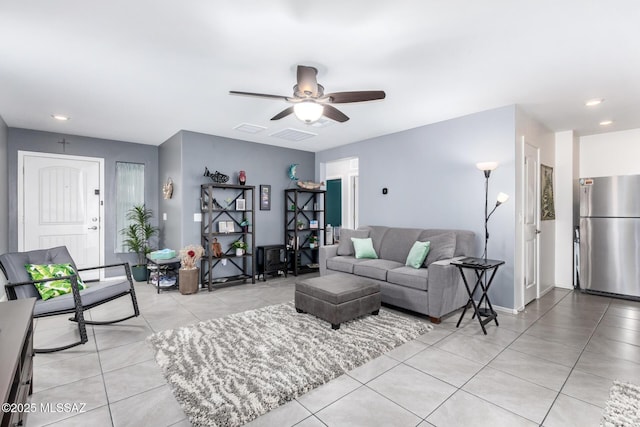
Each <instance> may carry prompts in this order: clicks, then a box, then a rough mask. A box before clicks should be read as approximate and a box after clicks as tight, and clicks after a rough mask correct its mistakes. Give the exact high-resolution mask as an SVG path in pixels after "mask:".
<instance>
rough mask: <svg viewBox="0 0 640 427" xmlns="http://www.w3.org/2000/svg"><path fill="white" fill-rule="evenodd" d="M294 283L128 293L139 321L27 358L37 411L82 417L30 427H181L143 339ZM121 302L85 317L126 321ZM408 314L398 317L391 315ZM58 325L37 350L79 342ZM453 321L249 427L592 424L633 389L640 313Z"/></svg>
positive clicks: (95, 330) (614, 303)
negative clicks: (626, 384) (611, 400)
mask: <svg viewBox="0 0 640 427" xmlns="http://www.w3.org/2000/svg"><path fill="white" fill-rule="evenodd" d="M294 281H295V278H293V277H289V278H287V279H284V278H274V279H270V280H269V281H267V282H259V283H256V284H255V285H252V284H247V285H241V286H235V287H228V288H223V289H218V290H216V291H214V292H211V293H209V292H206V291H204V292H202V291H201V292H200V293H198V294H196V295H181V294H180V293H179V292H177V291H170V292H163V293H161V294H160V295H158V294H156V292H155V288H153V287H152V286H151V285H148V284H145V283H138V284H136V292H137V296H138V301H139V305H140V310H141V313H142V315H141V316H140V317H138V318H135V319H131V320H128V321H126V322H124V323H122V324H117V325H112V326H89V327H88V329H89V343H87V344H85V345H83V346H80V347H75V348H74V349H70V350H66V351H62V352H58V353H53V354H38V355H36V357H35V359H34V394H33V396H32V398H31V401H32V402H34V403H36V404H38V405H39V404H40V403H46V402H49V403H56V402H82V403H85V404H86V406H85V408H84V412H83V413H80V414H77V413H68V412H48V413H42V412H36V413H33V414H30V415H29V417H28V419H27V425H28V426H29V427H33V426H41V425H51V426H58V427H59V426H87V425H90V426H116V427H120V426H154V427H155V426H188V425H189V422H188V420H187V418H186V417H185V415H184V413H183V411H182V410H181V408H180V406H179V405H178V403H177V402H176V400H175V399H174V397H173V396H172V394H171V391H170V389H169V386H168V385H167V383H166V381H165V380H164V377H163V376H162V373H161V372H160V369H159V368H158V366H157V365H156V363H155V361H154V360H153V354H152V352H151V350H150V348H149V347H147V345H146V344H145V342H144V339H145V338H146V337H147V336H148V335H150V334H151V333H153V332H155V331H160V330H164V329H167V328H174V327H177V326H182V325H186V324H189V323H193V322H197V321H200V320H206V319H210V318H214V317H221V316H225V315H228V314H231V313H236V312H241V311H245V310H250V309H255V308H259V307H263V306H267V305H271V304H277V303H282V302H287V301H291V300H292V299H293V288H294ZM130 310H131V305H130V300H127V299H126V298H120V299H119V300H116V301H113V302H110V303H108V304H105V305H103V306H101V307H98V308H96V309H93V310H91V311H90V312H89V314H88V318H92V319H94V320H105V319H107V318H109V317H111V318H114V317H115V316H118V315H122V314H124V313H128V312H129V311H130ZM403 314H405V315H406V313H403ZM67 317H68V316H61V317H60V318H49V319H40V320H38V321H37V322H36V333H35V343H36V346H46V345H50V344H51V343H56V342H64V340H66V341H70V340H72V339H73V338H74V336H75V335H77V331H76V329H75V328H74V325H73V324H71V323H70V322H68V321H67V320H66V319H67ZM458 317H459V313H456V314H454V315H453V316H451V317H449V318H447V319H445V320H444V321H443V323H442V324H440V325H435V328H434V330H433V331H431V332H429V333H427V334H425V335H423V336H421V337H418V338H417V339H416V340H414V341H412V342H409V343H407V344H405V345H403V346H402V347H399V348H397V349H395V350H393V351H391V352H389V353H387V354H385V355H382V356H380V357H379V358H377V359H374V360H372V361H371V362H369V363H367V364H365V365H363V366H361V367H359V368H357V369H355V370H353V371H352V372H349V373H348V374H346V375H343V376H341V377H339V378H336V379H335V380H333V381H331V382H329V383H327V384H325V385H324V386H322V387H320V388H318V389H316V390H313V391H311V392H309V393H307V394H306V395H304V396H302V397H300V398H298V399H296V400H293V401H291V402H289V403H288V404H286V405H283V406H281V407H279V408H277V409H275V410H273V411H271V412H269V413H268V414H265V415H263V416H262V417H259V418H257V419H256V420H254V421H253V422H251V423H250V424H249V425H250V426H252V427H259V426H278V427H283V426H284V427H286V426H294V425H295V426H298V427H315V426H325V425H326V426H340V427H343V426H367V427H371V426H394V427H396V426H397V427H402V426H421V427H422V426H432V425H433V426H469V425H477V424H479V423H482V424H484V425H491V426H510V427H513V426H535V425H544V426H547V427H555V426H563V427H566V426H573V425H575V426H581V427H584V426H590V425H593V426H597V425H598V424H599V421H600V418H601V413H602V409H603V407H604V404H605V402H606V400H607V397H608V391H609V388H610V386H611V384H612V382H613V380H614V379H620V380H625V381H630V382H634V383H640V303H638V302H631V301H624V300H619V299H611V298H605V297H599V296H592V295H585V294H581V293H579V292H570V291H567V290H563V289H554V290H552V291H551V292H549V293H547V294H546V295H545V296H543V297H542V298H541V299H540V300H538V301H534V302H533V303H531V304H529V305H528V306H527V308H526V310H525V311H523V312H522V313H519V314H518V315H509V314H504V313H500V314H499V316H498V320H499V322H500V326H499V327H496V326H495V325H494V324H492V325H491V326H489V327H488V335H487V336H484V335H483V334H482V331H481V330H480V327H479V325H478V323H477V321H475V320H471V318H470V314H467V316H466V318H465V320H464V321H463V322H462V324H461V326H460V328H458V329H456V327H455V324H456V322H457V320H458Z"/></svg>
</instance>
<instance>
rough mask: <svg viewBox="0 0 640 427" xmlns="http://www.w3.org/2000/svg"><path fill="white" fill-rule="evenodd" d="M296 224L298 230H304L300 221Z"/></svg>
mask: <svg viewBox="0 0 640 427" xmlns="http://www.w3.org/2000/svg"><path fill="white" fill-rule="evenodd" d="M296 224H297V226H298V230H302V229H303V228H304V222H302V221H301V220H298V222H296Z"/></svg>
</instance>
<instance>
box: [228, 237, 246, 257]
mask: <svg viewBox="0 0 640 427" xmlns="http://www.w3.org/2000/svg"><path fill="white" fill-rule="evenodd" d="M231 247H232V248H234V249H235V250H236V256H242V255H244V254H245V251H246V250H247V248H248V247H249V246H248V245H247V244H246V243H245V242H243V241H242V240H236V241H235V242H233V243H232V244H231Z"/></svg>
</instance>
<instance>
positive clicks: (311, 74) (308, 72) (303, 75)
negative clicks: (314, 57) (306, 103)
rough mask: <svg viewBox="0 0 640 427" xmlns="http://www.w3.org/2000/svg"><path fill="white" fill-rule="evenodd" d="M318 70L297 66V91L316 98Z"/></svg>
mask: <svg viewBox="0 0 640 427" xmlns="http://www.w3.org/2000/svg"><path fill="white" fill-rule="evenodd" d="M317 75H318V70H316V69H315V68H313V67H307V66H304V65H298V90H299V91H300V93H302V94H304V95H307V96H318V80H317V79H316V76H317Z"/></svg>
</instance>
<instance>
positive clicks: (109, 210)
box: [8, 128, 160, 264]
mask: <svg viewBox="0 0 640 427" xmlns="http://www.w3.org/2000/svg"><path fill="white" fill-rule="evenodd" d="M62 138H65V139H66V140H67V141H68V142H69V144H67V145H66V151H65V152H64V153H63V150H62V144H58V143H57V142H58V141H60V140H61V139H62ZM18 151H36V152H41V153H57V154H69V155H75V156H88V157H98V158H103V159H104V160H105V162H104V165H105V173H104V176H105V189H104V193H105V194H104V203H105V221H104V227H105V245H104V248H105V262H106V263H107V264H109V263H113V262H122V261H129V262H132V263H135V261H136V259H135V255H134V254H115V253H114V247H115V240H116V233H117V232H118V230H116V223H115V196H116V188H115V185H116V184H115V171H116V162H118V161H122V162H134V163H144V165H145V168H144V170H145V177H144V181H145V195H144V197H145V203H146V205H147V207H149V208H151V209H153V211H154V214H155V218H154V223H157V220H158V218H157V213H158V197H159V194H160V185H159V183H158V147H156V146H153V145H143V144H134V143H130V142H124V141H113V140H107V139H98V138H90V137H85V136H77V135H64V134H57V133H50V132H41V131H35V130H28V129H18V128H9V146H8V159H9V168H8V169H9V170H8V172H9V177H8V183H9V248H10V250H12V251H14V250H17V249H18V209H17V198H18V171H17V165H18Z"/></svg>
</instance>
